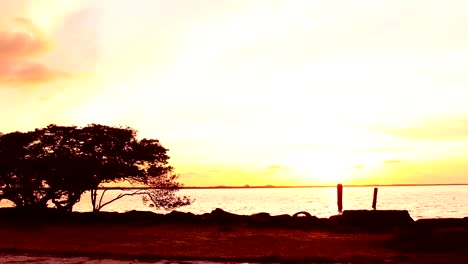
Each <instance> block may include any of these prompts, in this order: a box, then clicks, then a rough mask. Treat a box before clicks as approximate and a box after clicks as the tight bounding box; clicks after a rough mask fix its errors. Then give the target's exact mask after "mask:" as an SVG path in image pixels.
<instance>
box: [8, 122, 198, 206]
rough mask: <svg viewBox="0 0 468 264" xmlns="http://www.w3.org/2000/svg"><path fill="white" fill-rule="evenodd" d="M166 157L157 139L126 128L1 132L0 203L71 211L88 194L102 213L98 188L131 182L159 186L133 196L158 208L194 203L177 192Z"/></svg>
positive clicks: (94, 126)
mask: <svg viewBox="0 0 468 264" xmlns="http://www.w3.org/2000/svg"><path fill="white" fill-rule="evenodd" d="M168 159H169V156H168V155H167V149H165V148H164V147H163V146H162V145H161V144H160V143H159V141H158V140H156V139H141V140H139V139H137V138H136V131H135V130H133V129H131V128H128V127H127V128H120V127H110V126H104V125H97V124H92V125H89V126H86V127H82V128H79V127H75V126H57V125H49V126H47V127H45V128H41V129H36V130H34V131H30V132H12V133H8V134H0V200H1V199H8V200H10V201H12V202H13V203H14V204H15V205H16V206H17V207H24V208H45V207H47V205H48V203H50V202H51V203H52V204H54V205H55V207H57V208H58V209H61V210H66V211H71V210H72V207H73V205H74V204H76V203H77V202H78V201H79V200H80V197H81V195H82V194H83V193H84V192H85V191H90V194H91V202H92V205H93V210H95V211H98V210H100V209H101V208H102V207H103V206H104V205H106V204H108V202H107V203H104V204H103V203H102V196H101V199H99V202H98V199H97V198H98V191H97V190H98V188H99V187H100V186H101V185H102V184H103V183H109V182H119V181H127V182H130V183H131V184H138V185H143V186H147V187H153V188H157V189H154V190H146V191H139V192H133V193H130V194H142V195H144V196H145V199H144V201H152V202H151V204H152V205H154V206H156V207H162V208H175V207H178V206H183V205H187V204H190V202H191V201H190V199H189V198H187V197H178V196H175V194H174V192H175V191H177V190H179V189H180V188H181V186H182V185H181V184H180V183H178V182H177V181H176V180H177V175H175V174H174V173H173V168H172V167H171V166H169V164H168ZM162 189H164V191H161V190H162ZM101 195H104V193H102V194H101ZM125 195H129V194H125ZM125 195H119V196H118V197H116V199H119V198H121V197H123V196H125ZM113 200H115V199H112V200H111V201H113Z"/></svg>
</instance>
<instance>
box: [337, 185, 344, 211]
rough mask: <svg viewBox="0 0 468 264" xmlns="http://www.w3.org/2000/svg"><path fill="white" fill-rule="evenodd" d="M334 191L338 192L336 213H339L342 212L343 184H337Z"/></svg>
mask: <svg viewBox="0 0 468 264" xmlns="http://www.w3.org/2000/svg"><path fill="white" fill-rule="evenodd" d="M336 191H337V193H338V213H340V214H341V213H342V212H343V185H341V184H338V185H337V186H336Z"/></svg>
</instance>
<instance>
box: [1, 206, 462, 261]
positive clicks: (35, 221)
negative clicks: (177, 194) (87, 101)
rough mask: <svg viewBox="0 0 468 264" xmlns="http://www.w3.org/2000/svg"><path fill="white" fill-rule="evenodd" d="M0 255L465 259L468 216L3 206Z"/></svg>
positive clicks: (146, 258) (386, 212)
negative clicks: (325, 215) (66, 209)
mask: <svg viewBox="0 0 468 264" xmlns="http://www.w3.org/2000/svg"><path fill="white" fill-rule="evenodd" d="M0 234H1V236H0V254H16V255H17V254H33V255H41V256H58V257H89V258H95V259H105V258H111V259H120V260H141V261H158V260H163V259H164V260H174V261H190V260H206V261H219V262H229V261H234V262H280V263H297V262H303V263H304V262H309V263H468V239H466V237H468V217H465V218H445V219H444V218H441V219H419V220H417V221H414V220H413V219H412V218H411V216H410V215H409V213H408V212H407V211H404V210H399V211H397V210H375V211H369V210H349V211H344V212H343V214H341V215H335V216H331V217H329V218H317V217H315V216H311V215H310V214H308V213H307V212H298V213H297V214H295V215H270V214H268V213H264V212H263V213H258V214H253V215H238V214H233V213H229V212H226V211H224V210H222V209H219V208H217V209H215V210H213V211H212V212H211V213H205V214H201V215H196V214H193V213H184V212H179V211H172V212H170V213H167V214H158V213H153V212H145V211H130V212H126V213H116V212H95V213H93V212H85V213H83V212H60V211H58V210H55V209H48V210H41V211H31V210H20V209H18V208H0Z"/></svg>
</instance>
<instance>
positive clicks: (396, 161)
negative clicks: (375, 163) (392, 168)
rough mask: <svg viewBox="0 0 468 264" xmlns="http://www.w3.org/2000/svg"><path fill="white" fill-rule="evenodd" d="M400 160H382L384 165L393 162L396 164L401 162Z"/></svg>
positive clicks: (392, 163)
mask: <svg viewBox="0 0 468 264" xmlns="http://www.w3.org/2000/svg"><path fill="white" fill-rule="evenodd" d="M401 162H402V160H384V162H383V163H384V164H385V165H394V164H398V163H401Z"/></svg>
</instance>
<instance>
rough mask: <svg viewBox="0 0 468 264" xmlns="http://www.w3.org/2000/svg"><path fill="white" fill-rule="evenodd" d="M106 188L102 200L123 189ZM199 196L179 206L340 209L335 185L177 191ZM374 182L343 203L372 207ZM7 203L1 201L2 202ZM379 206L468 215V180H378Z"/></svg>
mask: <svg viewBox="0 0 468 264" xmlns="http://www.w3.org/2000/svg"><path fill="white" fill-rule="evenodd" d="M121 192H122V191H119V190H111V191H107V192H106V195H105V197H104V199H103V200H108V199H111V198H112V197H114V196H115V195H117V194H119V193H121ZM179 193H180V194H181V195H188V196H190V197H191V198H193V199H195V202H194V203H193V204H192V205H190V206H186V207H182V208H179V209H178V211H184V212H192V213H195V214H202V213H207V212H211V211H212V210H213V209H215V208H222V209H224V210H226V211H229V212H232V213H236V214H254V213H259V212H267V213H270V214H272V215H277V214H294V213H296V212H299V211H307V212H309V213H311V214H312V215H316V216H318V217H329V216H331V215H335V214H336V213H337V206H336V188H328V187H327V188H261V189H257V188H244V189H185V190H181V191H180V192H179ZM372 195H373V187H346V186H345V188H344V192H343V208H344V210H351V209H353V210H354V209H371V206H372ZM5 206H9V203H8V202H7V201H0V207H5ZM91 208H92V207H91V202H90V198H89V193H85V194H83V196H82V198H81V201H80V202H79V203H78V204H76V205H75V207H74V208H73V209H74V210H75V211H81V212H83V211H91ZM377 209H405V210H408V211H409V212H410V214H411V216H412V217H413V219H421V218H449V217H456V218H459V217H466V216H468V185H460V186H398V187H396V186H392V187H390V186H380V187H379V193H378V203H377ZM130 210H145V211H155V212H159V213H164V212H165V211H162V210H155V209H153V208H150V207H148V206H145V205H144V204H143V203H142V199H141V197H139V196H127V197H124V198H122V199H120V200H117V201H115V202H114V203H112V204H109V205H108V206H106V207H104V209H103V211H114V212H126V211H130Z"/></svg>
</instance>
